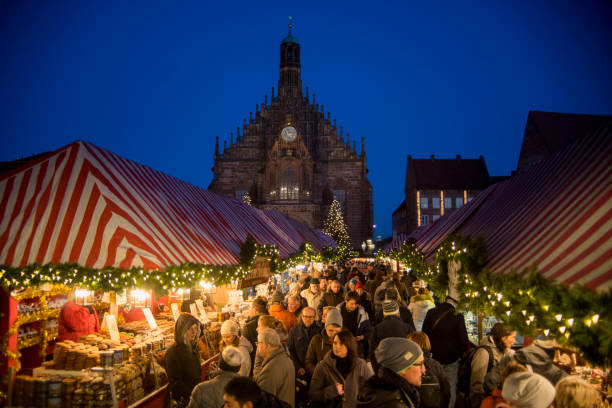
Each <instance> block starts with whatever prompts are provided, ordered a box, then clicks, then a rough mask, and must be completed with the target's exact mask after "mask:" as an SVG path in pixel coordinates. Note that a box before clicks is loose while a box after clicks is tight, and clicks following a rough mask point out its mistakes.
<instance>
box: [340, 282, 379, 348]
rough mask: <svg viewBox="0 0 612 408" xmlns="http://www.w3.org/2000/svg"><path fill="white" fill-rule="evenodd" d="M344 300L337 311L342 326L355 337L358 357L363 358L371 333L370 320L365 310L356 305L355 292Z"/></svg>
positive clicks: (356, 295)
mask: <svg viewBox="0 0 612 408" xmlns="http://www.w3.org/2000/svg"><path fill="white" fill-rule="evenodd" d="M345 299H346V300H345V301H344V302H342V303H340V304H339V305H338V310H340V314H341V315H342V323H343V326H344V327H345V328H347V329H348V330H349V331H350V332H351V333H353V336H355V341H356V342H357V350H358V354H359V356H360V357H365V356H366V352H367V348H368V347H367V346H368V340H369V339H370V332H371V331H372V326H371V325H370V319H369V317H368V314H367V313H366V311H365V309H364V308H363V307H362V306H359V304H357V301H358V300H359V295H358V294H357V292H349V293H347V295H346V297H345Z"/></svg>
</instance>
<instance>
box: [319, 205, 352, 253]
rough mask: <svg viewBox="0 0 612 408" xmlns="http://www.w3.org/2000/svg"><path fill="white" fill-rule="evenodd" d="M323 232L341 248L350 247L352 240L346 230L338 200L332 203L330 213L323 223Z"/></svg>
mask: <svg viewBox="0 0 612 408" xmlns="http://www.w3.org/2000/svg"><path fill="white" fill-rule="evenodd" d="M323 232H324V233H326V234H327V235H329V236H330V237H332V238H333V239H334V241H336V244H337V245H338V247H339V248H343V249H350V247H351V241H350V239H349V235H348V232H346V224H344V217H343V216H342V210H341V209H340V203H339V202H338V200H334V201H333V202H332V204H331V207H330V209H329V214H327V218H326V219H325V222H324V223H323Z"/></svg>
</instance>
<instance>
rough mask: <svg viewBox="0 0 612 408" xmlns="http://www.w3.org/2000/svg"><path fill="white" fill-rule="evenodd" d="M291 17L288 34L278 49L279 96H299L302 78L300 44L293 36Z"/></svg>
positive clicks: (290, 18) (300, 94)
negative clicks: (279, 53) (279, 55)
mask: <svg viewBox="0 0 612 408" xmlns="http://www.w3.org/2000/svg"><path fill="white" fill-rule="evenodd" d="M292 29H293V18H292V17H289V34H288V35H287V36H286V37H285V38H283V41H282V42H281V46H280V51H281V58H280V79H279V81H278V97H279V98H298V97H299V98H301V97H302V79H301V70H300V44H299V43H298V40H297V38H295V37H294V36H293V33H292Z"/></svg>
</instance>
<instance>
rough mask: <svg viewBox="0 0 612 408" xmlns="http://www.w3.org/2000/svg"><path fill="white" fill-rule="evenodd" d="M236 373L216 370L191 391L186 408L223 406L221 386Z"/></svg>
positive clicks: (234, 376)
mask: <svg viewBox="0 0 612 408" xmlns="http://www.w3.org/2000/svg"><path fill="white" fill-rule="evenodd" d="M236 377H238V374H236V373H232V372H229V371H218V372H217V373H214V374H212V375H211V379H210V380H208V381H204V382H203V383H200V384H198V385H196V387H195V388H194V389H193V392H192V393H191V398H190V400H189V405H187V408H219V407H221V406H223V404H224V402H223V388H225V385H226V384H227V383H228V382H230V380H232V379H233V378H236Z"/></svg>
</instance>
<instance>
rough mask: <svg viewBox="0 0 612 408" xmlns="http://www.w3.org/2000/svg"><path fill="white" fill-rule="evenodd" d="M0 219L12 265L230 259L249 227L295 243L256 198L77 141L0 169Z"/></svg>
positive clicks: (1, 250) (267, 240)
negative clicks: (210, 187)
mask: <svg viewBox="0 0 612 408" xmlns="http://www.w3.org/2000/svg"><path fill="white" fill-rule="evenodd" d="M0 220H1V221H0V264H4V265H12V266H25V265H28V264H32V263H39V264H45V263H63V262H70V263H72V262H76V263H78V264H80V265H83V266H89V267H94V268H103V267H106V266H115V267H122V268H130V267H132V266H143V267H145V268H148V269H159V268H163V267H164V266H169V265H177V264H182V263H185V262H195V263H203V264H213V265H222V264H236V263H238V261H239V255H240V247H241V244H242V243H243V242H244V240H245V239H246V237H247V235H248V234H250V235H252V236H253V238H254V239H255V241H257V242H258V243H259V244H273V245H276V246H277V247H278V248H279V251H280V255H281V257H287V256H288V255H290V254H291V253H293V252H295V251H297V250H298V249H299V247H300V245H301V243H302V241H301V240H300V239H298V237H297V234H293V236H290V235H289V234H288V233H287V232H286V231H284V230H283V226H282V225H278V224H276V223H274V222H271V220H270V218H268V217H267V216H266V215H265V214H264V213H263V212H262V211H260V210H258V209H256V208H254V207H251V206H249V205H246V204H244V203H242V202H238V201H235V200H230V199H226V198H223V197H220V196H218V195H216V194H214V193H211V192H209V191H206V190H203V189H201V188H199V187H196V186H194V185H191V184H189V183H186V182H184V181H181V180H178V179H176V178H173V177H170V176H168V175H166V174H164V173H161V172H159V171H156V170H153V169H151V168H150V167H147V166H144V165H141V164H138V163H135V162H133V161H130V160H127V159H124V158H122V157H119V156H117V155H115V154H113V153H111V152H109V151H107V150H104V149H100V148H98V147H96V146H94V145H92V144H89V143H85V142H75V143H72V144H70V145H68V146H66V147H63V148H61V149H59V150H57V151H55V152H52V153H49V154H47V155H44V156H43V157H41V158H38V159H36V160H34V161H32V162H30V163H28V164H26V165H25V166H23V167H20V168H19V169H16V170H14V171H11V172H8V173H5V174H2V175H1V176H0ZM302 228H305V229H307V228H308V227H305V226H303V227H302ZM309 233H310V234H312V235H314V236H316V234H317V232H316V231H312V230H310V232H309ZM321 239H323V238H321Z"/></svg>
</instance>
